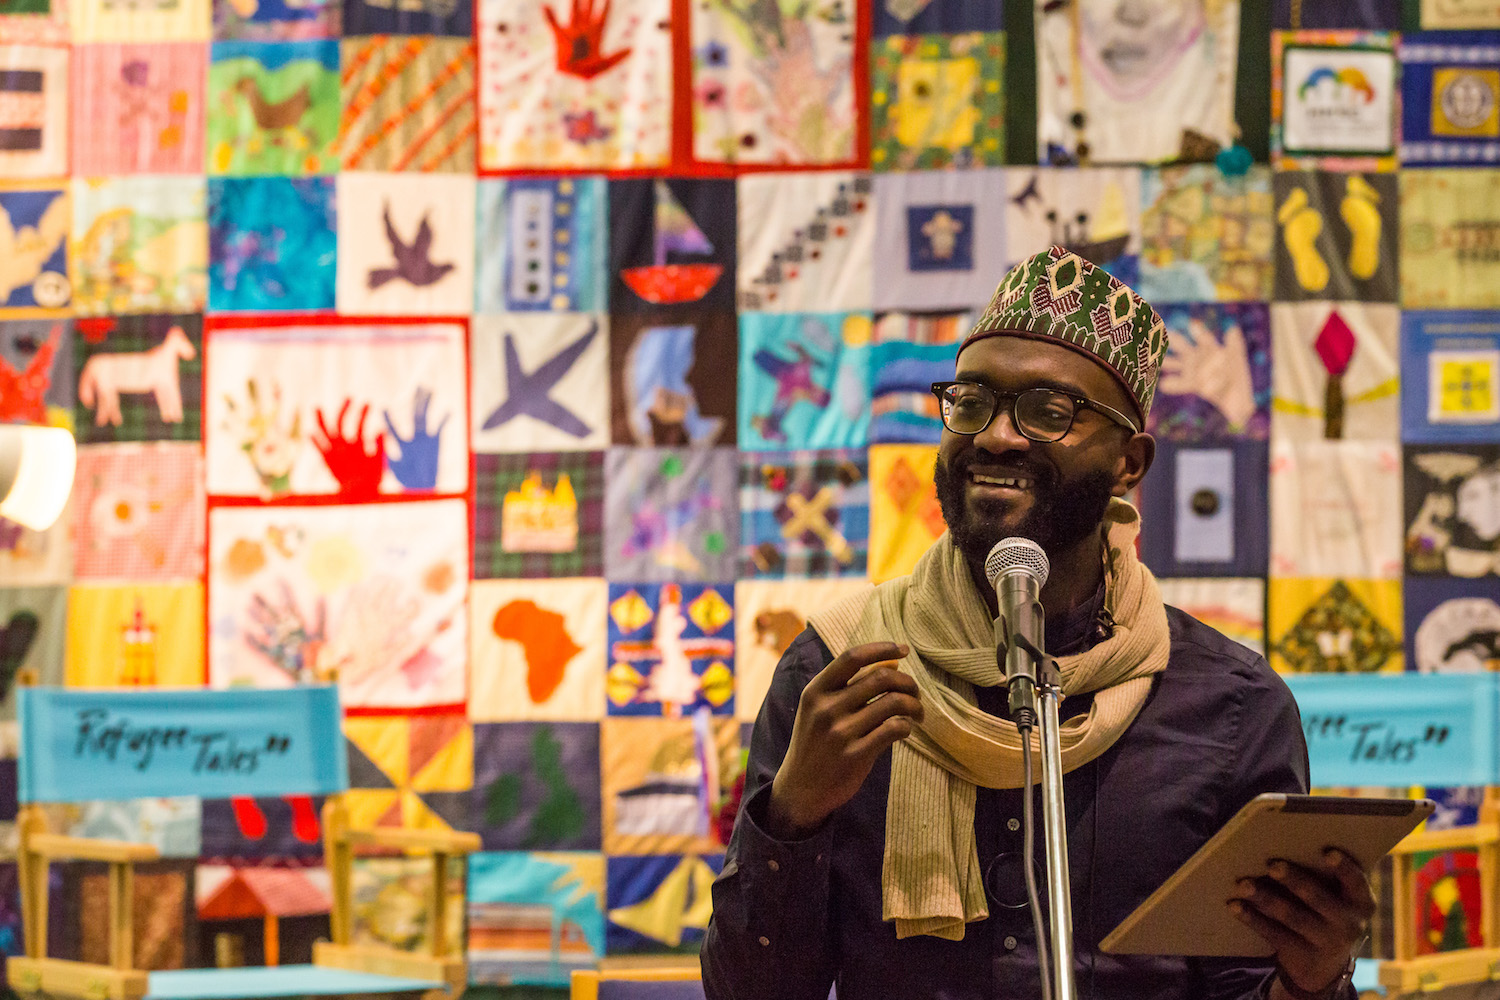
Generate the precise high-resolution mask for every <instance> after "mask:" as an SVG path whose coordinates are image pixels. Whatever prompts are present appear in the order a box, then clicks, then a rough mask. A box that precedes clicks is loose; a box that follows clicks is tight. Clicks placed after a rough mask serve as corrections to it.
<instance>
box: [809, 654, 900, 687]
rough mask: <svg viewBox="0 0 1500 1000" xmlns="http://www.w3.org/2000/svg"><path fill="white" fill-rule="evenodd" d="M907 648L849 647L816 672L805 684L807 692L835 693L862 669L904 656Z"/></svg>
mask: <svg viewBox="0 0 1500 1000" xmlns="http://www.w3.org/2000/svg"><path fill="white" fill-rule="evenodd" d="M906 653H907V648H906V647H905V646H898V645H896V644H895V643H894V642H866V643H862V644H861V645H858V646H850V647H849V648H848V649H846V650H844V651H843V652H842V653H840V654H839V655H838V656H836V657H834V658H833V662H832V663H830V664H828V666H826V667H824V668H823V669H822V670H820V671H818V674H817V676H816V677H814V678H813V679H812V680H811V681H809V682H808V684H807V690H811V691H837V690H838V689H839V688H842V687H844V686H845V685H846V684H848V683H849V679H850V678H851V677H853V676H854V675H855V674H857V673H859V671H860V669H861V668H862V667H866V666H868V665H869V664H871V663H878V662H880V661H881V660H895V659H899V658H901V657H903V656H905V655H906Z"/></svg>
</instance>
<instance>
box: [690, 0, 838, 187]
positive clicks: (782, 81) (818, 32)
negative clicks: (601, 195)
mask: <svg viewBox="0 0 1500 1000" xmlns="http://www.w3.org/2000/svg"><path fill="white" fill-rule="evenodd" d="M691 10H692V19H691V45H692V62H691V64H690V65H691V70H690V76H689V80H690V85H691V88H692V89H691V91H690V93H691V95H692V96H691V101H692V115H693V156H694V157H695V158H696V159H698V160H700V161H702V162H705V163H734V164H762V163H764V164H776V165H778V166H781V165H787V166H827V165H832V164H840V163H849V162H850V161H852V160H854V159H855V157H856V155H857V152H856V145H855V141H856V138H857V136H858V130H859V114H860V112H862V111H864V110H865V106H866V105H865V99H864V95H863V93H861V92H860V90H859V88H858V87H857V85H856V83H855V78H854V60H855V52H856V47H857V43H856V33H855V30H854V25H853V24H852V23H851V22H850V20H849V19H848V17H846V16H844V14H843V12H842V9H840V11H839V15H838V16H836V17H832V16H831V17H809V16H807V14H806V13H805V12H804V11H803V10H801V9H799V8H797V7H794V6H792V5H783V4H779V3H770V4H753V5H747V4H742V3H739V2H737V0H707V2H703V3H697V4H694V5H692V8H691ZM731 95H733V96H732V97H731Z"/></svg>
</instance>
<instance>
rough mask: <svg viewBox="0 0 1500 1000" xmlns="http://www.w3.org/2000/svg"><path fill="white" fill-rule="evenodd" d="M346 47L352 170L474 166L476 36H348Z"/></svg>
mask: <svg viewBox="0 0 1500 1000" xmlns="http://www.w3.org/2000/svg"><path fill="white" fill-rule="evenodd" d="M341 52H342V57H343V60H342V61H343V72H342V79H343V85H342V91H341V94H342V101H341V104H342V105H343V119H342V122H341V123H340V125H339V149H340V150H341V151H342V155H343V166H344V169H345V170H389V171H402V170H409V171H421V172H423V173H432V172H439V173H459V174H470V173H473V171H474V141H475V137H476V136H477V135H478V133H479V117H478V116H479V111H478V108H477V105H476V103H475V100H474V58H475V57H474V43H473V42H472V41H470V40H468V39H467V38H462V39H460V38H432V37H427V36H421V37H415V38H413V37H396V38H392V37H390V36H388V35H375V36H374V37H367V38H346V39H344V41H343V43H342V46H341ZM470 215H471V216H472V215H473V211H472V208H471V210H470Z"/></svg>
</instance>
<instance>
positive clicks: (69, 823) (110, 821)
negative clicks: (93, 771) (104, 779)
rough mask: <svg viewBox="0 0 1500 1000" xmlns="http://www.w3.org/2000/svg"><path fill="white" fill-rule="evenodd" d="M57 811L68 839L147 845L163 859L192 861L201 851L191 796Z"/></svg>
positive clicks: (197, 805) (197, 818) (195, 800)
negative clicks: (117, 841) (121, 841)
mask: <svg viewBox="0 0 1500 1000" xmlns="http://www.w3.org/2000/svg"><path fill="white" fill-rule="evenodd" d="M60 811H61V812H62V813H63V817H62V820H63V821H62V822H60V823H59V824H58V827H60V828H61V832H63V833H65V834H66V835H67V836H69V837H89V838H93V839H100V840H127V841H130V842H131V843H134V844H149V845H150V846H152V847H154V848H156V849H157V850H158V851H160V852H161V855H162V857H164V858H192V859H194V860H196V859H197V858H198V856H199V855H200V854H201V853H202V851H203V840H202V837H201V836H200V822H201V819H200V817H201V812H202V810H201V808H200V800H199V799H198V798H196V797H193V796H177V797H173V798H157V799H129V800H126V801H123V802H101V801H95V802H82V803H69V804H68V805H65V806H62V807H61V809H60ZM54 829H56V827H55V828H54Z"/></svg>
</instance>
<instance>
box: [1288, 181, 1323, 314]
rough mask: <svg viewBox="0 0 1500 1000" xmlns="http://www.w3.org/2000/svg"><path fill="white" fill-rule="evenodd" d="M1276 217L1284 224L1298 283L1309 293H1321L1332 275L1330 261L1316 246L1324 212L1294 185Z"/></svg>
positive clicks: (1304, 192) (1321, 228) (1303, 191)
mask: <svg viewBox="0 0 1500 1000" xmlns="http://www.w3.org/2000/svg"><path fill="white" fill-rule="evenodd" d="M1276 220H1277V221H1278V222H1280V223H1281V238H1282V239H1283V240H1284V241H1285V242H1286V249H1287V253H1289V254H1290V255H1291V257H1292V270H1293V271H1294V272H1295V273H1296V275H1297V283H1298V284H1299V285H1301V286H1302V287H1303V288H1305V289H1307V290H1308V291H1309V292H1321V291H1322V290H1323V289H1324V288H1326V287H1328V278H1329V272H1328V262H1327V261H1325V260H1324V259H1323V255H1322V254H1320V253H1318V248H1317V240H1318V235H1319V234H1320V233H1322V232H1323V213H1321V212H1319V211H1318V210H1317V209H1315V208H1313V207H1312V206H1311V205H1309V204H1308V200H1307V192H1306V191H1305V190H1303V189H1302V188H1292V191H1291V193H1290V194H1288V195H1287V196H1286V201H1284V202H1282V203H1281V208H1279V209H1278V210H1277V211H1276Z"/></svg>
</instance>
